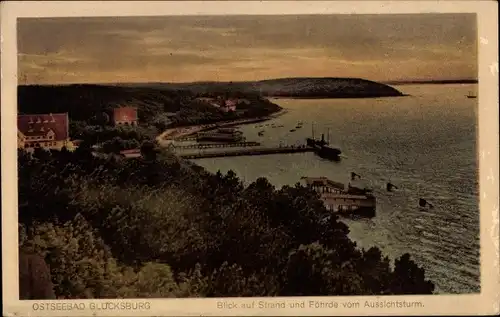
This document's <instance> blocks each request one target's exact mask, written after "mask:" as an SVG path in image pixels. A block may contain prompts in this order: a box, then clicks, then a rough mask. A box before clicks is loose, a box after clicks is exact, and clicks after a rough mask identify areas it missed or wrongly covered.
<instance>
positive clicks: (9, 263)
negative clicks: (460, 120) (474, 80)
mask: <svg viewBox="0 0 500 317" xmlns="http://www.w3.org/2000/svg"><path fill="white" fill-rule="evenodd" d="M431 12H432V13H438V12H439V13H444V12H453V13H459V12H468V13H474V12H475V13H477V21H478V33H479V38H480V40H479V41H478V42H479V82H480V84H479V96H480V97H479V149H480V151H479V165H480V173H479V178H480V196H481V197H480V210H481V216H480V221H481V230H480V236H481V294H480V295H479V294H477V295H431V296H392V297H388V296H385V297H377V298H371V297H370V298H369V297H362V296H354V297H329V298H326V297H325V298H319V297H315V298H301V299H302V300H306V301H308V300H323V301H324V300H328V301H332V300H333V301H336V302H338V303H339V304H340V306H339V308H337V309H333V310H332V309H307V308H305V309H283V310H281V309H260V310H259V309H232V310H221V309H217V306H216V303H217V302H218V301H220V299H162V300H149V299H148V300H107V301H105V300H75V301H65V302H73V303H85V305H86V307H87V308H88V307H89V306H90V305H91V304H102V303H104V302H144V301H147V302H149V303H150V309H149V310H142V311H138V310H135V311H134V310H125V311H117V310H100V311H97V310H94V311H92V310H90V309H86V310H84V311H78V310H70V311H68V310H66V311H61V310H58V311H49V310H44V311H41V310H38V311H34V310H33V308H32V307H33V304H34V303H38V302H34V301H19V300H18V293H19V292H18V290H19V285H18V274H17V272H18V263H17V262H18V247H17V241H18V239H17V234H18V232H17V199H15V197H17V175H16V171H17V159H16V155H17V150H16V148H17V146H16V135H17V132H16V115H17V111H16V100H17V96H16V87H17V76H16V74H17V57H16V54H17V48H16V18H17V17H55V16H65V17H70V16H72V17H78V16H155V15H156V16H159V15H226V14H260V15H270V14H331V13H337V14H338V13H342V14H351V13H356V14H361V13H365V14H377V13H386V14H390V13H431ZM497 12H498V4H497V2H496V1H384V2H382V1H300V2H299V1H264V2H262V1H259V2H257V1H217V2H211V1H193V2H191V1H179V2H159V1H156V2H148V1H140V2H139V1H123V2H120V1H102V2H94V1H54V2H48V1H47V2H45V1H37V2H34V1H4V2H2V3H1V32H2V33H1V35H2V37H1V52H2V54H1V65H2V68H1V75H2V80H1V93H2V94H1V105H2V107H1V120H2V121H1V123H2V125H1V127H2V134H1V136H2V141H3V142H2V153H1V158H2V161H1V162H2V198H3V199H2V210H3V213H2V240H3V248H2V251H3V254H2V262H3V263H2V264H3V270H2V271H3V272H2V274H3V303H4V306H3V307H4V315H5V316H14V315H17V316H30V315H36V316H90V315H94V316H97V315H99V316H152V315H155V316H159V315H162V316H163V315H164V316H176V315H207V316H208V315H211V316H236V315H259V316H263V315H289V316H291V315H295V316H298V315H345V316H350V315H427V314H432V315H476V314H494V313H497V314H498V313H499V304H498V303H499V302H500V296H499V292H500V276H499V253H498V252H499V247H498V237H499V225H498V224H499V211H498V193H499V187H498V175H499V174H498V172H499V168H498V162H499V160H498V150H499V146H498V117H499V116H498V114H499V113H498V32H497V26H498V15H497ZM395 298H396V299H397V300H406V301H421V302H422V303H423V304H424V307H423V308H418V309H415V308H413V309H412V308H378V309H363V304H364V301H365V300H379V301H380V300H388V301H394V300H395ZM279 299H280V298H275V299H274V300H279ZM281 299H283V300H286V301H294V300H296V299H291V298H288V299H287V298H281ZM228 300H229V301H234V302H238V303H243V302H249V303H250V302H258V301H259V300H269V299H259V298H247V299H244V298H234V299H228ZM347 301H358V302H359V303H360V304H361V308H360V309H346V308H342V305H341V303H343V302H347ZM53 302H55V303H56V302H58V303H61V302H62V301H53Z"/></svg>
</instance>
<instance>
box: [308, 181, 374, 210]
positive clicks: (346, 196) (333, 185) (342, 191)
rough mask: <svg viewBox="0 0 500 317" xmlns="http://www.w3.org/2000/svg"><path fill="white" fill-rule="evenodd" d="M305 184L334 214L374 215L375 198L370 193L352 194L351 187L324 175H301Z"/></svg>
mask: <svg viewBox="0 0 500 317" xmlns="http://www.w3.org/2000/svg"><path fill="white" fill-rule="evenodd" d="M301 180H303V181H305V183H306V185H307V186H309V187H310V188H311V189H313V190H314V191H316V192H317V193H319V195H320V198H321V200H322V201H323V203H324V205H325V207H326V208H327V209H328V210H330V211H332V212H333V213H335V214H338V215H341V216H348V217H353V216H354V217H367V218H372V217H375V213H376V208H377V199H376V198H375V196H373V195H372V194H370V193H364V194H353V193H352V187H348V188H347V189H346V188H345V185H344V184H342V183H338V182H334V181H331V180H329V179H328V178H326V177H302V179H301Z"/></svg>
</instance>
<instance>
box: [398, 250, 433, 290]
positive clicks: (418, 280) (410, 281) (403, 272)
mask: <svg viewBox="0 0 500 317" xmlns="http://www.w3.org/2000/svg"><path fill="white" fill-rule="evenodd" d="M434 287H435V286H434V284H433V283H432V282H431V281H428V280H426V279H425V270H424V269H423V268H420V267H419V266H418V265H417V264H416V263H415V262H414V261H413V260H411V259H410V255H409V254H408V253H405V254H403V255H402V256H401V257H400V258H399V259H396V261H395V267H394V272H393V273H392V281H391V292H392V293H393V294H432V293H433V291H434Z"/></svg>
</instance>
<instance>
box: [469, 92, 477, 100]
mask: <svg viewBox="0 0 500 317" xmlns="http://www.w3.org/2000/svg"><path fill="white" fill-rule="evenodd" d="M467 98H469V99H476V98H477V96H476V95H473V94H472V93H469V94H468V95H467Z"/></svg>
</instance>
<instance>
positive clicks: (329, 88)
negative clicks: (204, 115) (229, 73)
mask: <svg viewBox="0 0 500 317" xmlns="http://www.w3.org/2000/svg"><path fill="white" fill-rule="evenodd" d="M115 85H118V86H122V85H125V86H129V87H130V86H132V87H148V88H156V89H162V90H176V91H186V92H187V91H188V92H191V93H194V94H200V95H204V94H214V95H216V94H224V93H242V94H258V95H260V96H263V97H287V98H376V97H398V96H404V94H403V93H401V92H400V91H398V90H397V89H395V88H393V87H391V86H389V85H387V84H382V83H378V82H374V81H370V80H366V79H361V78H336V77H321V78H316V77H297V78H278V79H267V80H259V81H240V82H192V83H127V84H115Z"/></svg>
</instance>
